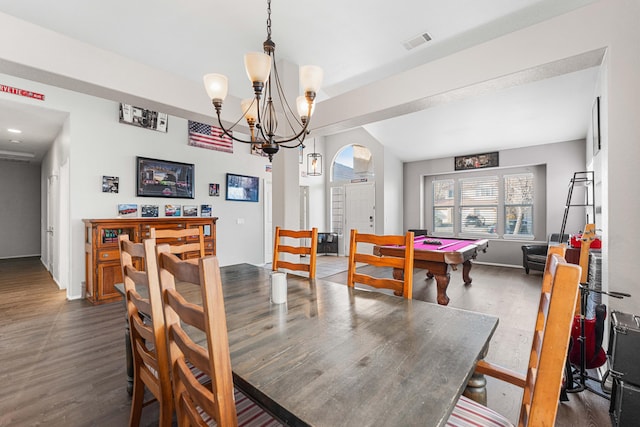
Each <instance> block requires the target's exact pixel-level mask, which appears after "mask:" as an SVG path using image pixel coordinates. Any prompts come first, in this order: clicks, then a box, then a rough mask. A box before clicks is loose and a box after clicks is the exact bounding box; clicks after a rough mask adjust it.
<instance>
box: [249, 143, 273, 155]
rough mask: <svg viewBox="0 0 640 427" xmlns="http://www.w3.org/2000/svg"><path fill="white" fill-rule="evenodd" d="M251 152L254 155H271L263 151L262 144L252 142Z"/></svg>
mask: <svg viewBox="0 0 640 427" xmlns="http://www.w3.org/2000/svg"><path fill="white" fill-rule="evenodd" d="M251 154H253V155H254V156H260V157H268V156H269V155H268V154H267V153H265V152H264V151H262V144H251Z"/></svg>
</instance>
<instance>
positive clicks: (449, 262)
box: [373, 236, 489, 305]
mask: <svg viewBox="0 0 640 427" xmlns="http://www.w3.org/2000/svg"><path fill="white" fill-rule="evenodd" d="M428 238H429V239H438V237H434V236H429V237H428ZM423 240H425V236H419V237H416V238H415V240H414V242H415V243H414V252H413V265H414V267H416V268H422V269H425V270H427V279H431V278H434V277H435V279H436V286H437V290H438V297H437V300H438V304H440V305H447V304H449V297H448V296H447V288H448V287H449V282H450V280H451V275H450V271H451V270H454V271H455V270H457V269H458V265H459V264H462V279H463V280H464V284H465V285H470V284H471V281H472V279H471V276H470V275H469V272H470V271H471V265H472V264H471V260H472V259H475V258H476V257H477V255H478V252H479V251H482V252H486V251H487V247H488V246H489V241H488V240H487V239H479V240H469V239H453V240H457V241H462V242H467V244H466V245H465V246H463V247H459V245H452V246H450V250H448V248H447V247H443V248H442V249H440V250H438V249H429V250H425V249H422V248H421V246H422V244H421V242H422V241H423ZM443 240H445V238H443ZM447 240H451V239H447ZM442 246H447V245H442ZM373 253H374V254H376V255H379V256H384V255H387V256H402V254H403V253H404V250H403V249H402V247H394V246H374V248H373ZM403 276H404V271H403V270H402V269H400V268H394V269H393V277H394V278H395V279H398V280H401V279H402V277H403Z"/></svg>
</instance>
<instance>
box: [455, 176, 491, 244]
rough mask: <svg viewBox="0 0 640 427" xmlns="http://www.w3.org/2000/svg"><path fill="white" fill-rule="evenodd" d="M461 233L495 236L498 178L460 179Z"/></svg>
mask: <svg viewBox="0 0 640 427" xmlns="http://www.w3.org/2000/svg"><path fill="white" fill-rule="evenodd" d="M459 182H460V232H461V233H471V234H478V233H480V234H495V232H496V224H497V222H498V200H499V198H498V182H499V181H498V177H497V176H487V177H482V178H468V179H460V180H459Z"/></svg>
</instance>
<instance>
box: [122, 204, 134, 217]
mask: <svg viewBox="0 0 640 427" xmlns="http://www.w3.org/2000/svg"><path fill="white" fill-rule="evenodd" d="M118 216H119V217H122V218H128V217H137V216H138V205H136V204H131V203H126V204H120V205H118Z"/></svg>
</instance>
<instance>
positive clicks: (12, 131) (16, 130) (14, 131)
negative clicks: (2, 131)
mask: <svg viewBox="0 0 640 427" xmlns="http://www.w3.org/2000/svg"><path fill="white" fill-rule="evenodd" d="M7 131H9V132H11V133H22V131H21V130H20V129H11V128H9V129H7Z"/></svg>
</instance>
